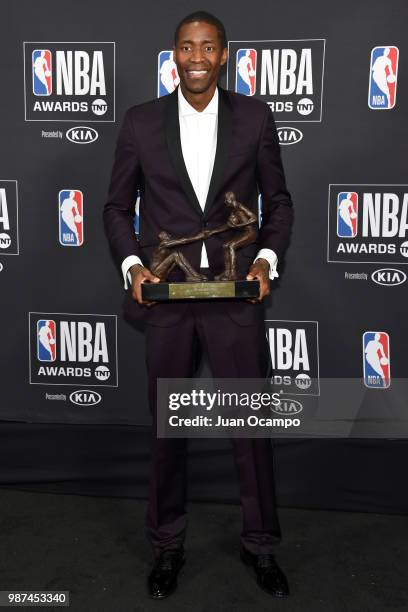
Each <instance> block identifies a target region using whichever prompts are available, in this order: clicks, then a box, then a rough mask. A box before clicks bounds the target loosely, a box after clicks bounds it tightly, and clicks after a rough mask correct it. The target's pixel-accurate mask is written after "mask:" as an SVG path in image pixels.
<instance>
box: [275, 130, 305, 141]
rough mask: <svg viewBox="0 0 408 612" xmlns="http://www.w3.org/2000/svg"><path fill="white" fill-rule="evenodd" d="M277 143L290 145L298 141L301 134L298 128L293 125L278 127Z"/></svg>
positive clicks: (301, 136)
mask: <svg viewBox="0 0 408 612" xmlns="http://www.w3.org/2000/svg"><path fill="white" fill-rule="evenodd" d="M278 136H279V143H280V144H281V145H291V144H296V143H297V142H300V141H301V140H302V138H303V134H302V132H301V131H300V130H298V129H297V128H294V127H280V128H278Z"/></svg>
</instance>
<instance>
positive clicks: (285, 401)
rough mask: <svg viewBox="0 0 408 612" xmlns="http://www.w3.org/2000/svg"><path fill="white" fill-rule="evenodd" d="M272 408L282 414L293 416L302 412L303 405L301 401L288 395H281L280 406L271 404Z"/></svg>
mask: <svg viewBox="0 0 408 612" xmlns="http://www.w3.org/2000/svg"><path fill="white" fill-rule="evenodd" d="M271 410H273V412H276V414H279V415H281V416H283V415H285V416H292V415H293V414H299V412H302V410H303V406H302V404H301V403H300V402H298V401H297V400H294V399H290V398H288V397H281V398H280V404H279V406H273V407H272V406H271Z"/></svg>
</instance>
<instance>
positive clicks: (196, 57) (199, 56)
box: [191, 49, 203, 63]
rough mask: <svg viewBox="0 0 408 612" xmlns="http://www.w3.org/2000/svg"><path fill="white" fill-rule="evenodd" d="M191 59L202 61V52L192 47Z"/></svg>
mask: <svg viewBox="0 0 408 612" xmlns="http://www.w3.org/2000/svg"><path fill="white" fill-rule="evenodd" d="M191 60H192V61H193V62H196V63H198V62H202V61H203V52H202V50H201V49H193V54H192V56H191Z"/></svg>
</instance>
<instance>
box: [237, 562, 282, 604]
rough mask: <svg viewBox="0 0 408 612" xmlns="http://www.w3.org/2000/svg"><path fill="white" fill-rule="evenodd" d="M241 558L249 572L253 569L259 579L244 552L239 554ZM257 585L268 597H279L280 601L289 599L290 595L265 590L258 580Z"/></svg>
mask: <svg viewBox="0 0 408 612" xmlns="http://www.w3.org/2000/svg"><path fill="white" fill-rule="evenodd" d="M239 556H240V558H241V561H242V562H243V564H244V565H245V566H246V567H247V569H248V571H250V570H251V569H252V570H253V572H254V573H255V577H256V578H257V575H256V572H255V568H254V566H253V565H252V563H251V561H250V560H249V559H247V558H246V557H245V556H244V555H243V553H242V552H240V553H239ZM251 573H252V572H251ZM256 584H257V585H258V587H259V588H260V589H262V591H264V592H265V593H268V595H272V597H279V599H286V598H287V597H289V593H282V592H279V591H276V592H275V593H271V591H269V590H268V589H265V587H263V586H262V584H260V583H259V582H258V578H257V580H256Z"/></svg>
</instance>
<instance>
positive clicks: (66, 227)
mask: <svg viewBox="0 0 408 612" xmlns="http://www.w3.org/2000/svg"><path fill="white" fill-rule="evenodd" d="M58 209H59V241H60V244H62V246H81V245H82V244H83V242H84V215H83V195H82V191H79V190H78V189H62V190H61V191H60V192H59V194H58Z"/></svg>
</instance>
